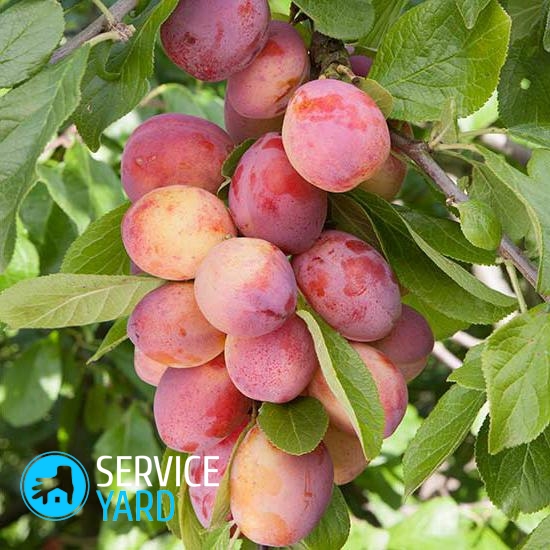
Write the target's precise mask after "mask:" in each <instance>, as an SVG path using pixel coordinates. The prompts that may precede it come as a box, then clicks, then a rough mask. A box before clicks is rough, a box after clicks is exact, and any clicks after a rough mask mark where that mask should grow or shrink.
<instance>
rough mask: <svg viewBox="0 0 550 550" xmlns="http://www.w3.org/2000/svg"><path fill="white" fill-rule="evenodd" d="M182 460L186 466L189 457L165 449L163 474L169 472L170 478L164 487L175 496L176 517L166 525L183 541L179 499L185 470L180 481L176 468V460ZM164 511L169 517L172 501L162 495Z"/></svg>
mask: <svg viewBox="0 0 550 550" xmlns="http://www.w3.org/2000/svg"><path fill="white" fill-rule="evenodd" d="M178 457H179V459H180V463H181V464H185V462H186V460H187V455H186V454H185V453H179V452H178V451H174V450H173V449H169V448H168V447H167V448H166V449H165V451H164V454H163V455H162V473H163V475H166V472H167V471H169V475H168V478H167V480H166V486H165V487H163V489H166V490H167V491H170V492H171V493H172V495H173V496H174V504H175V509H174V515H173V516H172V519H170V520H168V521H167V523H166V525H167V526H168V529H170V531H171V532H172V533H173V534H174V535H175V536H176V537H177V538H178V539H181V531H180V523H179V515H180V510H179V508H180V499H179V492H180V487H181V485H182V483H183V484H185V480H184V477H183V470H182V469H180V478H179V479H178V477H177V473H178V469H177V468H176V460H177V459H178ZM168 462H170V469H169V470H168ZM162 510H163V512H164V514H165V515H168V513H169V511H170V500H169V498H168V497H167V496H165V495H162Z"/></svg>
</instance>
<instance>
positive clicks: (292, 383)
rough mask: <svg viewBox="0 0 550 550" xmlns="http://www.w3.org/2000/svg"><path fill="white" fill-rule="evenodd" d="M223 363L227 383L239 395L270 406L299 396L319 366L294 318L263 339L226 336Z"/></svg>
mask: <svg viewBox="0 0 550 550" xmlns="http://www.w3.org/2000/svg"><path fill="white" fill-rule="evenodd" d="M225 360H226V364H227V371H228V372H229V376H230V377H231V380H232V381H233V383H234V384H235V386H237V388H238V389H239V390H240V391H241V392H242V393H244V394H245V395H247V396H248V397H250V398H252V399H255V400H257V401H270V402H272V403H285V402H287V401H290V400H292V399H294V398H295V397H297V396H298V395H300V393H301V392H302V391H303V390H304V389H305V387H306V386H307V385H308V384H309V382H310V380H311V378H312V376H313V374H314V372H315V370H316V369H317V368H318V366H319V363H318V361H317V355H316V353H315V348H314V346H313V340H312V338H311V335H310V334H309V331H308V329H307V326H306V324H305V323H304V321H302V319H300V318H299V317H298V316H297V315H292V316H291V317H289V318H288V319H287V320H286V321H285V323H284V324H283V325H282V326H280V327H279V328H278V329H276V330H274V331H273V332H270V333H268V334H264V335H263V336H257V337H255V338H241V337H237V336H228V337H227V341H226V344H225Z"/></svg>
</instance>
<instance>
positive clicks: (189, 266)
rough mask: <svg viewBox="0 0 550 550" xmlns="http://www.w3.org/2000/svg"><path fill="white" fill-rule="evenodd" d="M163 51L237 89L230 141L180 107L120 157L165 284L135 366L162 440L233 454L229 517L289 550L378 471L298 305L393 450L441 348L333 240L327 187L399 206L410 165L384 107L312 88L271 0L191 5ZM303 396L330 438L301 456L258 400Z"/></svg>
mask: <svg viewBox="0 0 550 550" xmlns="http://www.w3.org/2000/svg"><path fill="white" fill-rule="evenodd" d="M161 38H162V42H163V45H164V48H165V50H166V52H167V54H168V55H169V56H170V57H171V59H172V60H173V61H174V62H175V63H176V64H178V65H179V66H180V67H182V68H183V69H184V70H185V71H187V72H188V73H190V74H192V75H193V76H195V77H197V78H200V79H203V80H210V81H214V80H222V79H227V97H226V102H225V107H226V127H227V130H228V132H227V133H226V132H225V131H224V130H222V129H221V128H219V127H217V126H216V125H214V124H213V123H211V122H208V121H206V120H201V119H198V118H196V117H192V116H188V115H183V114H178V113H169V114H163V115H158V116H154V117H152V118H150V119H149V120H147V121H146V122H144V123H143V124H141V126H139V127H138V128H137V129H136V130H135V131H134V133H133V134H132V136H131V137H130V139H129V140H128V142H127V145H126V147H125V149H124V153H123V158H122V169H121V172H122V184H123V186H124V189H125V191H126V193H127V195H128V197H129V198H130V200H131V201H132V205H131V207H130V208H129V210H128V211H127V213H126V215H125V217H124V219H123V222H122V229H121V230H122V238H123V242H124V246H125V248H126V250H127V252H128V255H129V256H130V258H131V260H132V262H133V266H134V269H135V271H136V272H145V273H148V274H151V275H154V276H156V277H159V278H162V279H165V280H166V281H167V282H166V283H165V284H164V285H163V286H161V287H159V288H158V289H156V290H154V291H152V292H151V293H149V294H148V295H147V296H145V298H143V299H142V300H141V302H140V303H139V304H138V305H137V306H136V308H135V310H134V311H133V313H132V315H131V316H130V319H129V322H128V335H129V337H130V339H131V341H132V342H133V344H134V345H135V370H136V372H137V374H138V376H139V377H140V378H141V379H143V380H144V381H146V382H148V383H149V384H152V385H155V386H157V388H156V393H155V399H154V417H155V422H156V425H157V429H158V432H159V434H160V437H161V438H162V440H163V441H164V443H165V444H166V445H167V446H168V447H170V448H172V449H175V450H177V451H182V452H187V453H194V454H197V455H199V456H201V457H204V456H219V457H220V458H219V460H218V464H217V468H218V473H217V476H218V481H219V480H221V478H222V476H223V475H224V473H225V471H226V470H227V468H228V467H229V464H230V462H231V459H232V462H231V472H230V508H231V515H232V519H233V521H234V522H235V523H236V525H237V526H238V527H239V529H240V531H241V532H242V533H243V534H244V535H245V536H247V537H248V538H249V539H251V540H252V541H254V542H256V543H258V544H265V545H269V546H287V545H290V544H294V543H296V542H298V541H299V540H301V539H302V538H304V537H305V536H307V534H308V533H309V532H310V531H311V530H312V529H313V528H314V527H315V525H316V524H317V522H318V521H319V519H320V518H321V516H322V514H323V513H324V510H325V509H326V507H327V505H328V502H329V500H330V497H331V493H332V486H333V482H335V483H337V484H343V483H347V482H349V481H351V480H352V479H353V478H355V477H356V476H357V475H358V474H359V473H360V472H361V471H362V470H363V469H364V468H365V467H366V465H367V459H366V458H365V457H364V455H363V452H362V449H361V445H360V443H359V439H358V437H357V435H356V434H355V432H354V429H353V426H352V423H351V422H350V420H349V418H348V417H347V415H346V412H345V410H344V408H343V407H342V405H341V404H340V403H339V402H338V400H337V398H336V397H335V396H334V394H333V393H332V391H331V389H330V388H329V386H328V384H327V381H326V380H325V378H324V376H323V373H322V370H321V368H320V366H319V362H318V359H317V356H316V351H315V346H314V342H313V340H312V337H311V335H310V333H309V331H308V329H307V326H306V324H305V323H304V321H303V320H302V319H301V318H300V317H298V316H297V315H296V304H297V297H298V292H301V293H302V294H303V295H304V297H305V298H306V299H307V301H308V302H309V304H310V305H311V306H312V307H313V308H314V309H315V310H316V311H317V312H318V313H319V314H320V315H321V316H322V317H323V318H324V319H325V320H326V321H327V323H328V324H330V325H331V326H332V327H333V328H334V329H335V330H336V331H338V332H339V333H340V334H341V335H342V336H344V337H345V338H346V339H347V340H349V341H350V343H351V346H352V347H353V348H354V349H355V350H356V351H357V353H358V355H359V357H360V358H361V359H362V361H363V363H364V367H365V369H368V371H369V372H370V374H371V375H372V377H373V379H374V381H375V383H376V386H377V388H378V392H379V396H380V400H381V403H382V406H383V410H384V414H385V428H384V435H385V436H386V437H387V436H389V435H390V434H391V433H393V431H394V430H395V429H396V427H397V426H398V424H399V423H400V421H401V419H402V418H403V415H404V413H405V409H406V406H407V400H408V397H407V386H406V382H407V381H408V380H411V379H412V378H414V377H415V376H416V375H418V374H419V372H420V371H421V370H422V369H423V367H424V366H425V364H426V360H427V357H428V355H429V353H430V352H431V349H432V346H433V336H432V333H431V330H430V328H429V326H428V324H427V322H426V321H425V319H424V318H423V317H422V316H421V315H420V314H419V313H418V312H416V311H415V310H413V309H412V308H409V307H407V306H405V305H402V303H401V293H400V287H399V284H398V282H397V280H396V278H395V276H394V274H393V272H392V270H391V268H390V266H389V265H388V263H387V262H386V261H385V259H384V257H383V256H382V255H381V254H380V252H379V251H378V250H376V249H375V248H373V247H372V246H370V245H369V244H367V243H366V242H364V241H362V240H361V239H359V238H357V237H355V236H354V235H351V234H349V233H345V232H343V231H338V230H333V229H329V230H327V229H325V222H326V218H327V204H328V192H343V191H347V190H349V189H352V188H354V187H356V186H358V185H361V186H363V187H365V188H368V189H371V190H374V191H375V192H378V193H379V194H380V195H382V196H384V197H385V198H392V196H393V195H395V193H396V192H397V190H398V188H399V186H400V184H401V181H402V179H403V177H404V171H405V167H404V165H403V164H402V162H401V161H399V160H398V159H396V158H394V157H393V156H392V155H391V154H390V139H389V131H388V124H387V122H386V120H385V119H384V116H383V114H382V113H381V111H380V110H379V108H378V107H377V105H376V103H375V102H374V101H373V100H372V99H371V98H370V97H369V96H368V95H366V94H365V93H363V92H362V91H360V90H359V89H357V88H355V87H354V86H352V85H351V84H348V83H345V82H341V81H336V80H328V79H324V80H323V79H322V80H313V81H309V72H310V66H309V55H308V51H307V48H306V46H305V45H304V42H303V40H302V38H301V37H300V35H299V34H298V33H297V31H296V30H295V29H294V28H293V27H292V26H291V25H289V24H288V23H284V22H281V21H270V13H269V7H268V5H267V2H266V1H265V0H234V1H231V2H228V1H226V0H201V1H191V0H182V1H180V3H179V5H178V7H177V8H176V10H175V11H174V12H173V14H172V15H171V17H170V18H169V19H168V20H167V21H166V22H165V24H164V25H163V27H162V31H161ZM367 64H368V63H367ZM358 70H359V69H358ZM366 70H368V67H367V68H366ZM249 137H254V138H258V139H257V141H255V143H254V144H253V145H252V146H251V147H250V148H249V149H248V150H247V151H246V152H245V153H244V155H243V156H242V157H241V158H240V160H239V162H238V165H237V167H236V170H235V172H234V176H233V177H232V179H231V183H230V187H229V193H228V200H227V202H228V206H226V204H225V203H224V202H223V201H222V200H221V199H220V198H218V196H217V195H216V192H217V191H218V189H219V188H220V186H221V185H222V184H223V183H224V177H223V176H222V171H221V169H222V164H223V162H224V160H225V159H226V158H227V157H228V155H229V154H230V153H231V151H232V150H233V149H234V147H235V144H236V143H238V142H240V141H241V140H243V139H244V138H249ZM396 174H397V176H396ZM396 179H398V180H399V181H398V182H397V184H396ZM373 182H374V183H373ZM300 395H309V396H313V397H315V398H317V399H318V400H319V401H320V402H321V403H322V404H323V405H324V407H325V409H326V411H327V414H328V416H329V419H330V426H329V429H328V431H327V433H326V436H325V438H324V442H322V443H321V444H319V446H318V447H317V448H316V449H315V450H314V451H313V452H311V453H307V454H304V455H301V456H295V455H290V454H287V453H285V452H283V451H282V450H280V449H278V448H276V447H275V446H274V445H272V443H271V442H270V441H269V440H268V439H267V437H266V436H265V434H264V433H263V432H262V431H261V429H260V428H259V426H257V425H255V423H254V416H255V411H256V410H257V407H258V406H259V402H264V401H266V402H271V403H286V402H289V401H291V400H293V399H295V398H296V397H297V396H300ZM241 435H242V436H244V439H243V438H242V437H241ZM241 439H242V443H240V445H239V446H238V447H237V448H235V447H236V443H237V442H238V441H240V440H241ZM193 464H194V469H193V471H192V472H191V473H192V476H193V478H194V479H195V481H196V482H197V483H198V484H199V485H198V486H197V487H190V489H189V491H190V497H191V502H192V505H193V508H194V510H195V512H196V514H197V517H198V519H199V520H200V522H201V524H202V525H203V526H204V527H209V525H210V523H211V520H212V512H213V506H214V501H215V498H216V492H217V487H211V486H205V485H204V484H203V483H202V479H201V475H202V472H203V467H202V461H201V462H199V461H195V462H194V463H193ZM211 481H212V479H211ZM214 481H216V480H214Z"/></svg>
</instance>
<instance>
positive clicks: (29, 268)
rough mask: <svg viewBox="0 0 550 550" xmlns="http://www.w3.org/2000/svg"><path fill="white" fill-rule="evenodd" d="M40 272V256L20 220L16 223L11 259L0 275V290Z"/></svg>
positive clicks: (35, 275)
mask: <svg viewBox="0 0 550 550" xmlns="http://www.w3.org/2000/svg"><path fill="white" fill-rule="evenodd" d="M39 273H40V258H39V257H38V252H37V250H36V247H35V246H34V244H33V243H32V242H31V241H30V240H29V238H28V236H27V232H26V230H25V228H24V227H23V224H22V223H21V222H18V224H17V240H16V241H15V251H14V253H13V256H12V258H11V261H10V263H9V265H8V267H7V268H6V270H5V271H4V273H2V275H0V291H1V290H4V289H6V288H8V287H10V286H12V285H14V284H15V283H17V282H19V281H23V280H24V279H31V278H32V277H37V276H38V274H39Z"/></svg>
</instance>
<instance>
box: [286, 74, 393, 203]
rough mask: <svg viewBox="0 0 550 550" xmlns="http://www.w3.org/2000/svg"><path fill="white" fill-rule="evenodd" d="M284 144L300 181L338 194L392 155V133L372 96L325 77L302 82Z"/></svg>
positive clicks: (289, 111)
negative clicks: (300, 177)
mask: <svg viewBox="0 0 550 550" xmlns="http://www.w3.org/2000/svg"><path fill="white" fill-rule="evenodd" d="M326 136H330V139H326ZM283 144H284V147H285V151H286V153H287V155H288V158H289V160H290V163H291V164H292V166H294V168H295V169H296V171H297V172H298V173H299V174H300V175H301V176H302V177H303V178H304V179H306V180H307V181H309V182H310V183H311V184H313V185H315V186H317V187H320V188H321V189H325V190H326V191H331V192H334V193H339V192H344V191H349V190H350V189H353V188H354V187H356V186H358V185H359V184H360V183H361V182H362V181H365V180H366V179H368V178H370V177H371V176H372V175H373V174H375V173H376V172H377V171H378V169H379V168H380V167H381V166H382V164H383V163H384V162H385V161H386V159H387V158H388V155H389V153H390V134H389V130H388V125H387V123H386V120H385V118H384V115H383V114H382V112H381V111H380V109H379V108H378V106H377V105H376V103H375V102H374V100H373V99H372V98H371V97H370V96H368V95H367V94H366V93H364V92H362V91H361V90H359V89H358V88H356V87H355V86H352V85H351V84H347V83H346V82H341V81H338V80H333V79H323V80H314V81H311V82H308V83H306V84H303V85H302V86H300V88H298V90H297V91H296V93H295V94H294V96H293V97H292V99H291V100H290V102H289V104H288V107H287V111H286V114H285V118H284V122H283Z"/></svg>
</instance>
